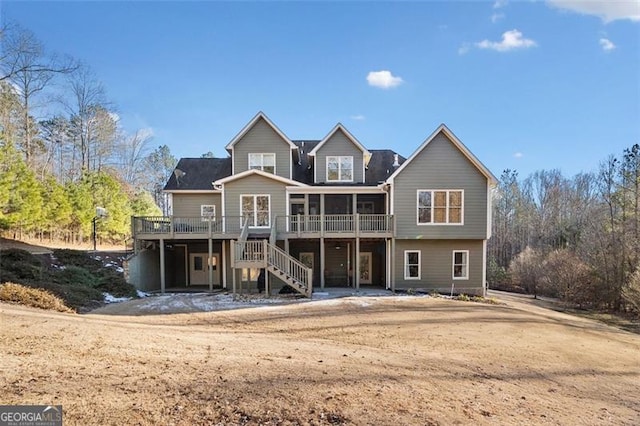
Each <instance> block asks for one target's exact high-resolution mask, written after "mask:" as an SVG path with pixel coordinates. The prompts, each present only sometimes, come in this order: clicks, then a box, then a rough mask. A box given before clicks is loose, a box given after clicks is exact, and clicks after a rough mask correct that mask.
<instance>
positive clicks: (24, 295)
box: [0, 282, 75, 312]
mask: <svg viewBox="0 0 640 426" xmlns="http://www.w3.org/2000/svg"><path fill="white" fill-rule="evenodd" d="M0 301H2V302H7V303H17V304H20V305H24V306H31V307H32V308H40V309H49V310H52V311H58V312H75V311H74V310H73V309H70V308H69V307H67V306H66V305H65V304H64V302H63V301H62V299H60V298H59V297H57V296H55V295H53V294H51V293H49V292H48V291H46V290H42V289H39V288H31V287H26V286H23V285H20V284H15V283H10V282H9V283H4V284H0Z"/></svg>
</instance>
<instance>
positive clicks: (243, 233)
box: [238, 220, 249, 242]
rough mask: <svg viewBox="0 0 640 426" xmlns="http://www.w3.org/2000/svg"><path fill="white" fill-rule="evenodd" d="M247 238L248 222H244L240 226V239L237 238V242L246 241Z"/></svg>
mask: <svg viewBox="0 0 640 426" xmlns="http://www.w3.org/2000/svg"><path fill="white" fill-rule="evenodd" d="M248 236H249V221H248V220H245V221H244V225H243V226H242V231H241V232H240V238H238V241H240V242H245V241H247V237H248Z"/></svg>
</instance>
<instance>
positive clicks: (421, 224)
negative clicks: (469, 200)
mask: <svg viewBox="0 0 640 426" xmlns="http://www.w3.org/2000/svg"><path fill="white" fill-rule="evenodd" d="M421 192H431V222H429V223H420V213H419V212H418V209H419V208H420V193H421ZM434 192H446V193H447V210H446V212H445V217H446V218H447V222H440V223H434V221H433V220H434V211H435V210H434V208H433V202H434V200H435V196H434V194H433V193H434ZM450 192H460V193H462V195H461V198H462V206H461V207H460V223H456V222H448V221H449V193H450ZM416 225H418V226H462V225H464V189H418V190H416Z"/></svg>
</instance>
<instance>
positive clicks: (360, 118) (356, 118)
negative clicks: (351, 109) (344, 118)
mask: <svg viewBox="0 0 640 426" xmlns="http://www.w3.org/2000/svg"><path fill="white" fill-rule="evenodd" d="M349 118H351V119H352V120H357V121H362V120H364V119H365V116H364V115H362V114H356V115H352V116H351V117H349Z"/></svg>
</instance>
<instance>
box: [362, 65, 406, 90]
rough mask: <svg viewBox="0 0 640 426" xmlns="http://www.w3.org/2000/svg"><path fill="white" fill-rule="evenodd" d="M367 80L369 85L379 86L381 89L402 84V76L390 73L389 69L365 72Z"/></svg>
mask: <svg viewBox="0 0 640 426" xmlns="http://www.w3.org/2000/svg"><path fill="white" fill-rule="evenodd" d="M367 82H368V83H369V85H370V86H373V87H379V88H381V89H391V88H393V87H397V86H399V85H400V84H402V83H403V82H404V81H403V80H402V77H397V76H395V75H393V74H391V71H387V70H382V71H371V72H370V73H369V74H367Z"/></svg>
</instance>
